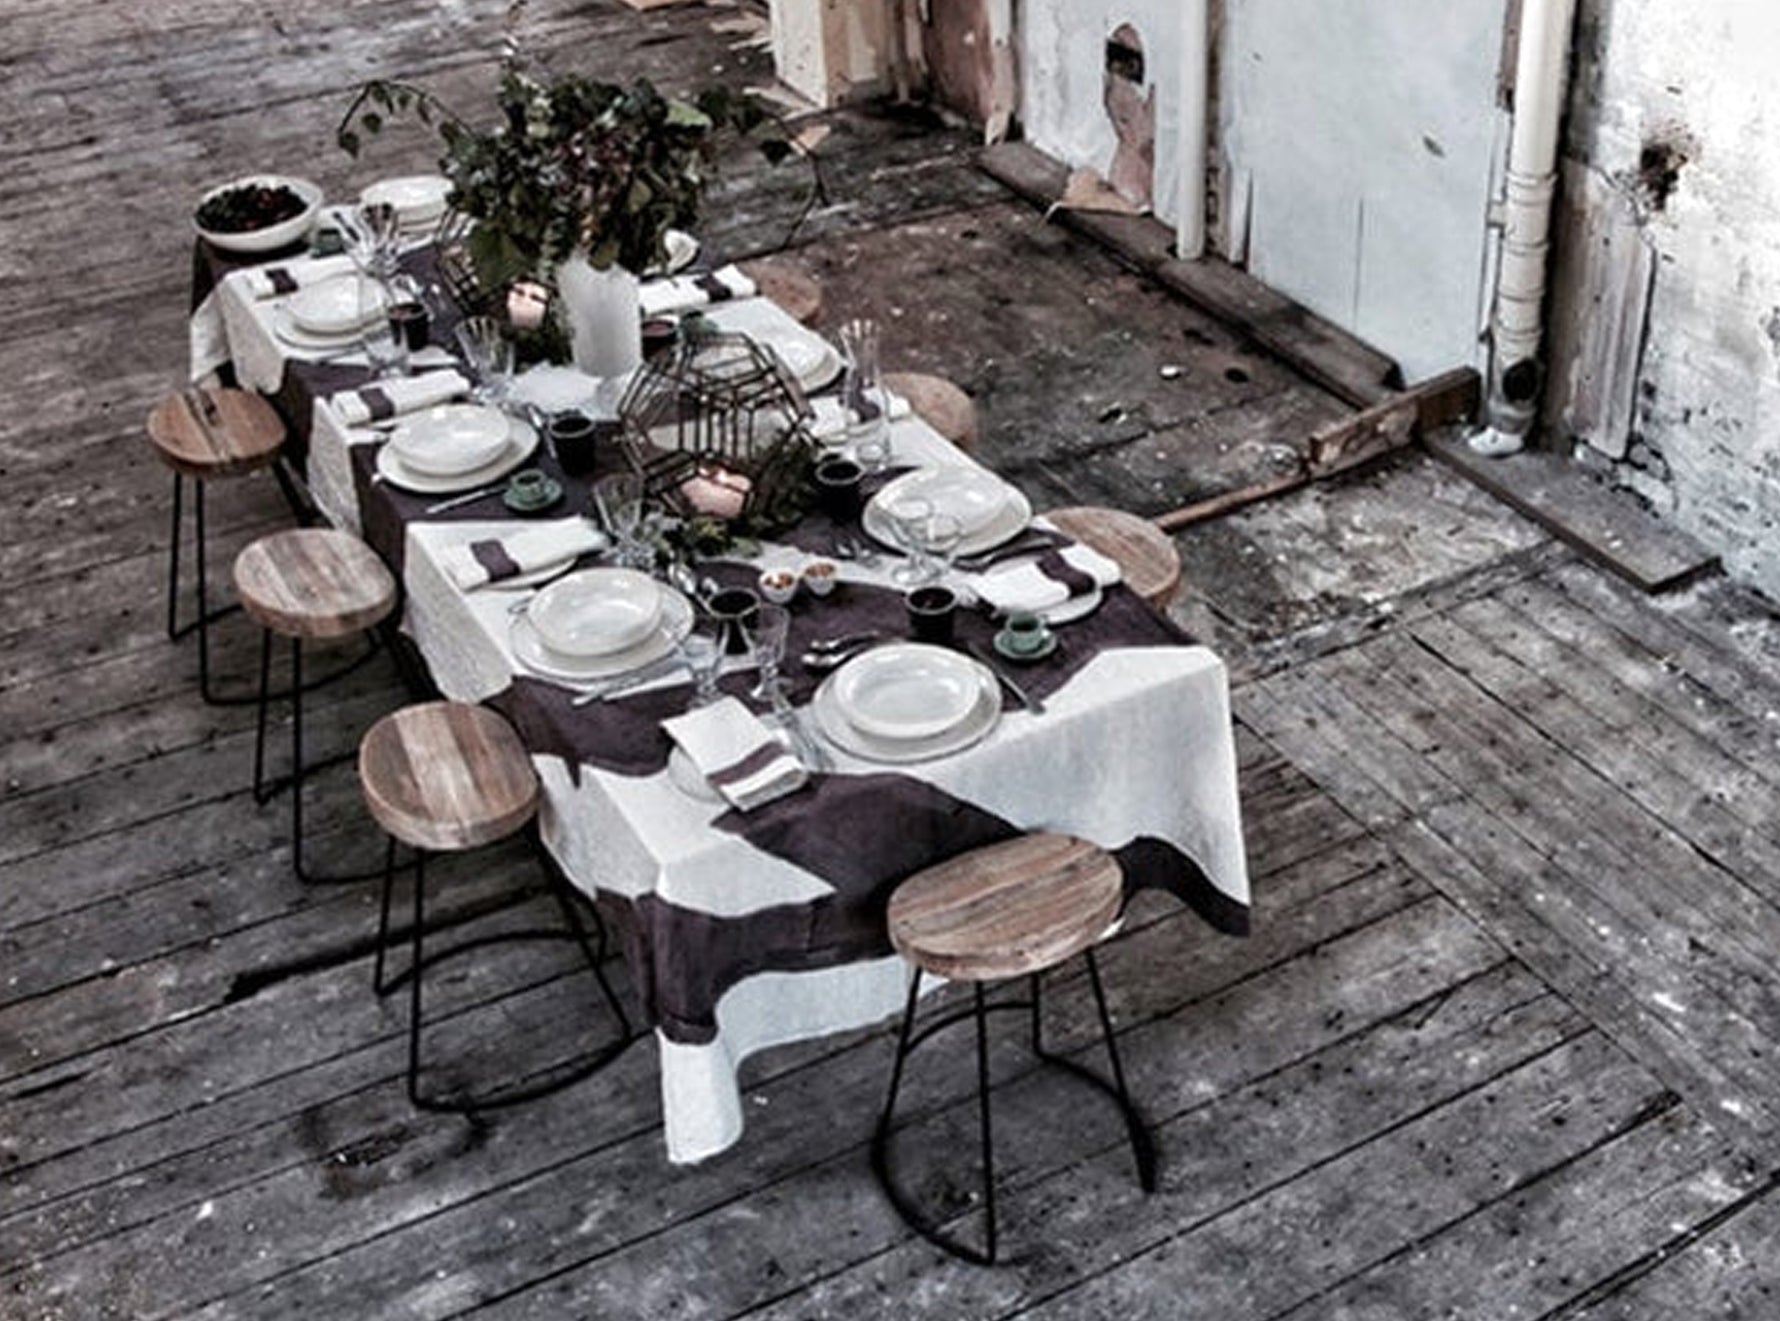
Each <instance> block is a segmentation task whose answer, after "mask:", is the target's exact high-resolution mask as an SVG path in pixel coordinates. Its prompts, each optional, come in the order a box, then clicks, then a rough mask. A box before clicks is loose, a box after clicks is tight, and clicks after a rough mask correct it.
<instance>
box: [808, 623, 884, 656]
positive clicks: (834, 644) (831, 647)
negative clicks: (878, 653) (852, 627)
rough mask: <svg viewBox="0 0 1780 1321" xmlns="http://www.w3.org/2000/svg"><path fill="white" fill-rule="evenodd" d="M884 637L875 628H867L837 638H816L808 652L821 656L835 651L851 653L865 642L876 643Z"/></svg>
mask: <svg viewBox="0 0 1780 1321" xmlns="http://www.w3.org/2000/svg"><path fill="white" fill-rule="evenodd" d="M882 636H884V635H883V634H882V633H880V632H879V631H878V630H877V629H875V628H868V629H866V630H865V631H864V632H861V633H843V634H841V635H840V636H839V637H833V638H817V639H816V640H815V641H813V642H811V643H810V648H809V649H810V650H811V651H813V652H818V653H820V654H822V655H832V654H833V653H834V652H837V651H852V650H854V649H856V648H858V647H860V646H863V645H864V644H865V643H867V642H876V641H877V640H878V639H879V638H881V637H882Z"/></svg>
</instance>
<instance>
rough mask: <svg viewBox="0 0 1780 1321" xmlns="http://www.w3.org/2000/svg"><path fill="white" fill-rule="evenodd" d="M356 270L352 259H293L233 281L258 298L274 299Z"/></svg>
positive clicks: (252, 270)
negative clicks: (245, 287)
mask: <svg viewBox="0 0 1780 1321" xmlns="http://www.w3.org/2000/svg"><path fill="white" fill-rule="evenodd" d="M357 269H358V267H357V266H355V265H354V264H353V261H352V258H351V257H346V256H334V257H294V258H292V259H291V260H290V261H281V262H276V263H274V264H273V265H270V266H254V267H251V268H250V269H248V270H244V271H242V272H240V273H239V274H238V275H236V276H235V277H234V278H235V279H238V280H240V281H241V282H242V283H244V284H245V285H246V286H247V291H248V292H249V293H251V294H252V295H253V296H254V297H255V298H274V297H276V296H277V295H279V294H289V293H295V292H296V291H297V290H298V289H305V288H307V287H308V286H310V285H312V284H320V283H321V282H322V281H323V280H332V279H334V278H335V277H336V276H340V275H350V274H351V273H352V272H353V271H356V270H357Z"/></svg>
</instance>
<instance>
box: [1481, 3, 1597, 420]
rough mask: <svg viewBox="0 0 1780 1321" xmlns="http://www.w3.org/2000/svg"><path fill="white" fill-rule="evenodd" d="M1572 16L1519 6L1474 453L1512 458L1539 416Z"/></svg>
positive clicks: (1552, 6) (1571, 6)
mask: <svg viewBox="0 0 1780 1321" xmlns="http://www.w3.org/2000/svg"><path fill="white" fill-rule="evenodd" d="M1575 16H1576V0H1523V3H1522V6H1521V15H1520V48H1519V50H1518V51H1517V53H1516V58H1515V67H1514V128H1513V132H1512V135H1511V137H1510V139H1509V146H1508V170H1507V189H1506V194H1507V195H1506V197H1505V199H1504V201H1503V220H1502V252H1501V258H1500V261H1499V263H1498V266H1497V275H1496V296H1495V300H1494V305H1493V309H1492V312H1491V317H1490V372H1489V396H1488V398H1487V400H1486V402H1485V411H1484V428H1483V430H1481V431H1479V432H1477V433H1476V434H1475V435H1473V436H1472V437H1471V440H1470V445H1471V448H1472V449H1473V450H1476V451H1477V452H1478V453H1480V454H1492V455H1502V454H1513V453H1516V452H1517V451H1519V450H1520V449H1521V448H1522V446H1524V445H1525V444H1526V437H1527V433H1528V432H1529V431H1530V430H1531V429H1532V426H1533V421H1534V418H1535V416H1536V415H1537V412H1538V402H1539V387H1540V382H1541V376H1542V372H1541V369H1540V366H1539V347H1540V344H1541V343H1542V341H1543V339H1544V333H1545V323H1544V304H1545V276H1546V265H1547V258H1548V256H1549V255H1550V248H1551V201H1552V196H1553V194H1554V193H1555V192H1556V191H1557V149H1558V128H1559V125H1560V124H1561V123H1562V120H1563V113H1564V93H1565V89H1566V87H1567V86H1568V82H1569V79H1568V72H1569V57H1570V28H1571V25H1572V23H1573V21H1574V19H1575Z"/></svg>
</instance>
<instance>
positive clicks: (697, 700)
mask: <svg viewBox="0 0 1780 1321" xmlns="http://www.w3.org/2000/svg"><path fill="white" fill-rule="evenodd" d="M680 659H681V661H683V662H684V663H685V665H686V669H687V671H688V672H689V673H690V674H691V675H692V697H691V700H689V701H688V702H687V703H686V709H687V710H688V711H690V710H692V709H694V708H695V707H700V706H709V705H710V704H711V703H712V702H715V701H717V700H718V699H719V698H721V697H722V696H723V694H722V693H720V692H719V691H718V690H717V676H718V675H719V674H721V673H722V672H723V629H722V626H721V625H720V624H718V623H717V622H716V621H715V620H701V621H700V622H698V623H697V624H694V625H693V627H692V631H691V632H689V633H688V634H687V635H686V636H685V637H684V638H682V639H681V640H680Z"/></svg>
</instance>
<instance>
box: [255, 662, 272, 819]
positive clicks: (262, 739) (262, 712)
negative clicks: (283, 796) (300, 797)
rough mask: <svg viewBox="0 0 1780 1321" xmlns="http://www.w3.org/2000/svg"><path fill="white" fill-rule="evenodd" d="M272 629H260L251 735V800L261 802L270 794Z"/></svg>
mask: <svg viewBox="0 0 1780 1321" xmlns="http://www.w3.org/2000/svg"><path fill="white" fill-rule="evenodd" d="M271 688H272V631H271V630H270V629H261V630H260V700H259V715H258V718H257V719H256V720H255V722H254V735H253V801H254V802H256V803H263V802H265V801H266V799H268V798H270V797H271V796H272V790H271V789H270V788H268V787H267V785H266V712H267V710H268V708H269V707H270V706H271V704H272V693H271Z"/></svg>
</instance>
